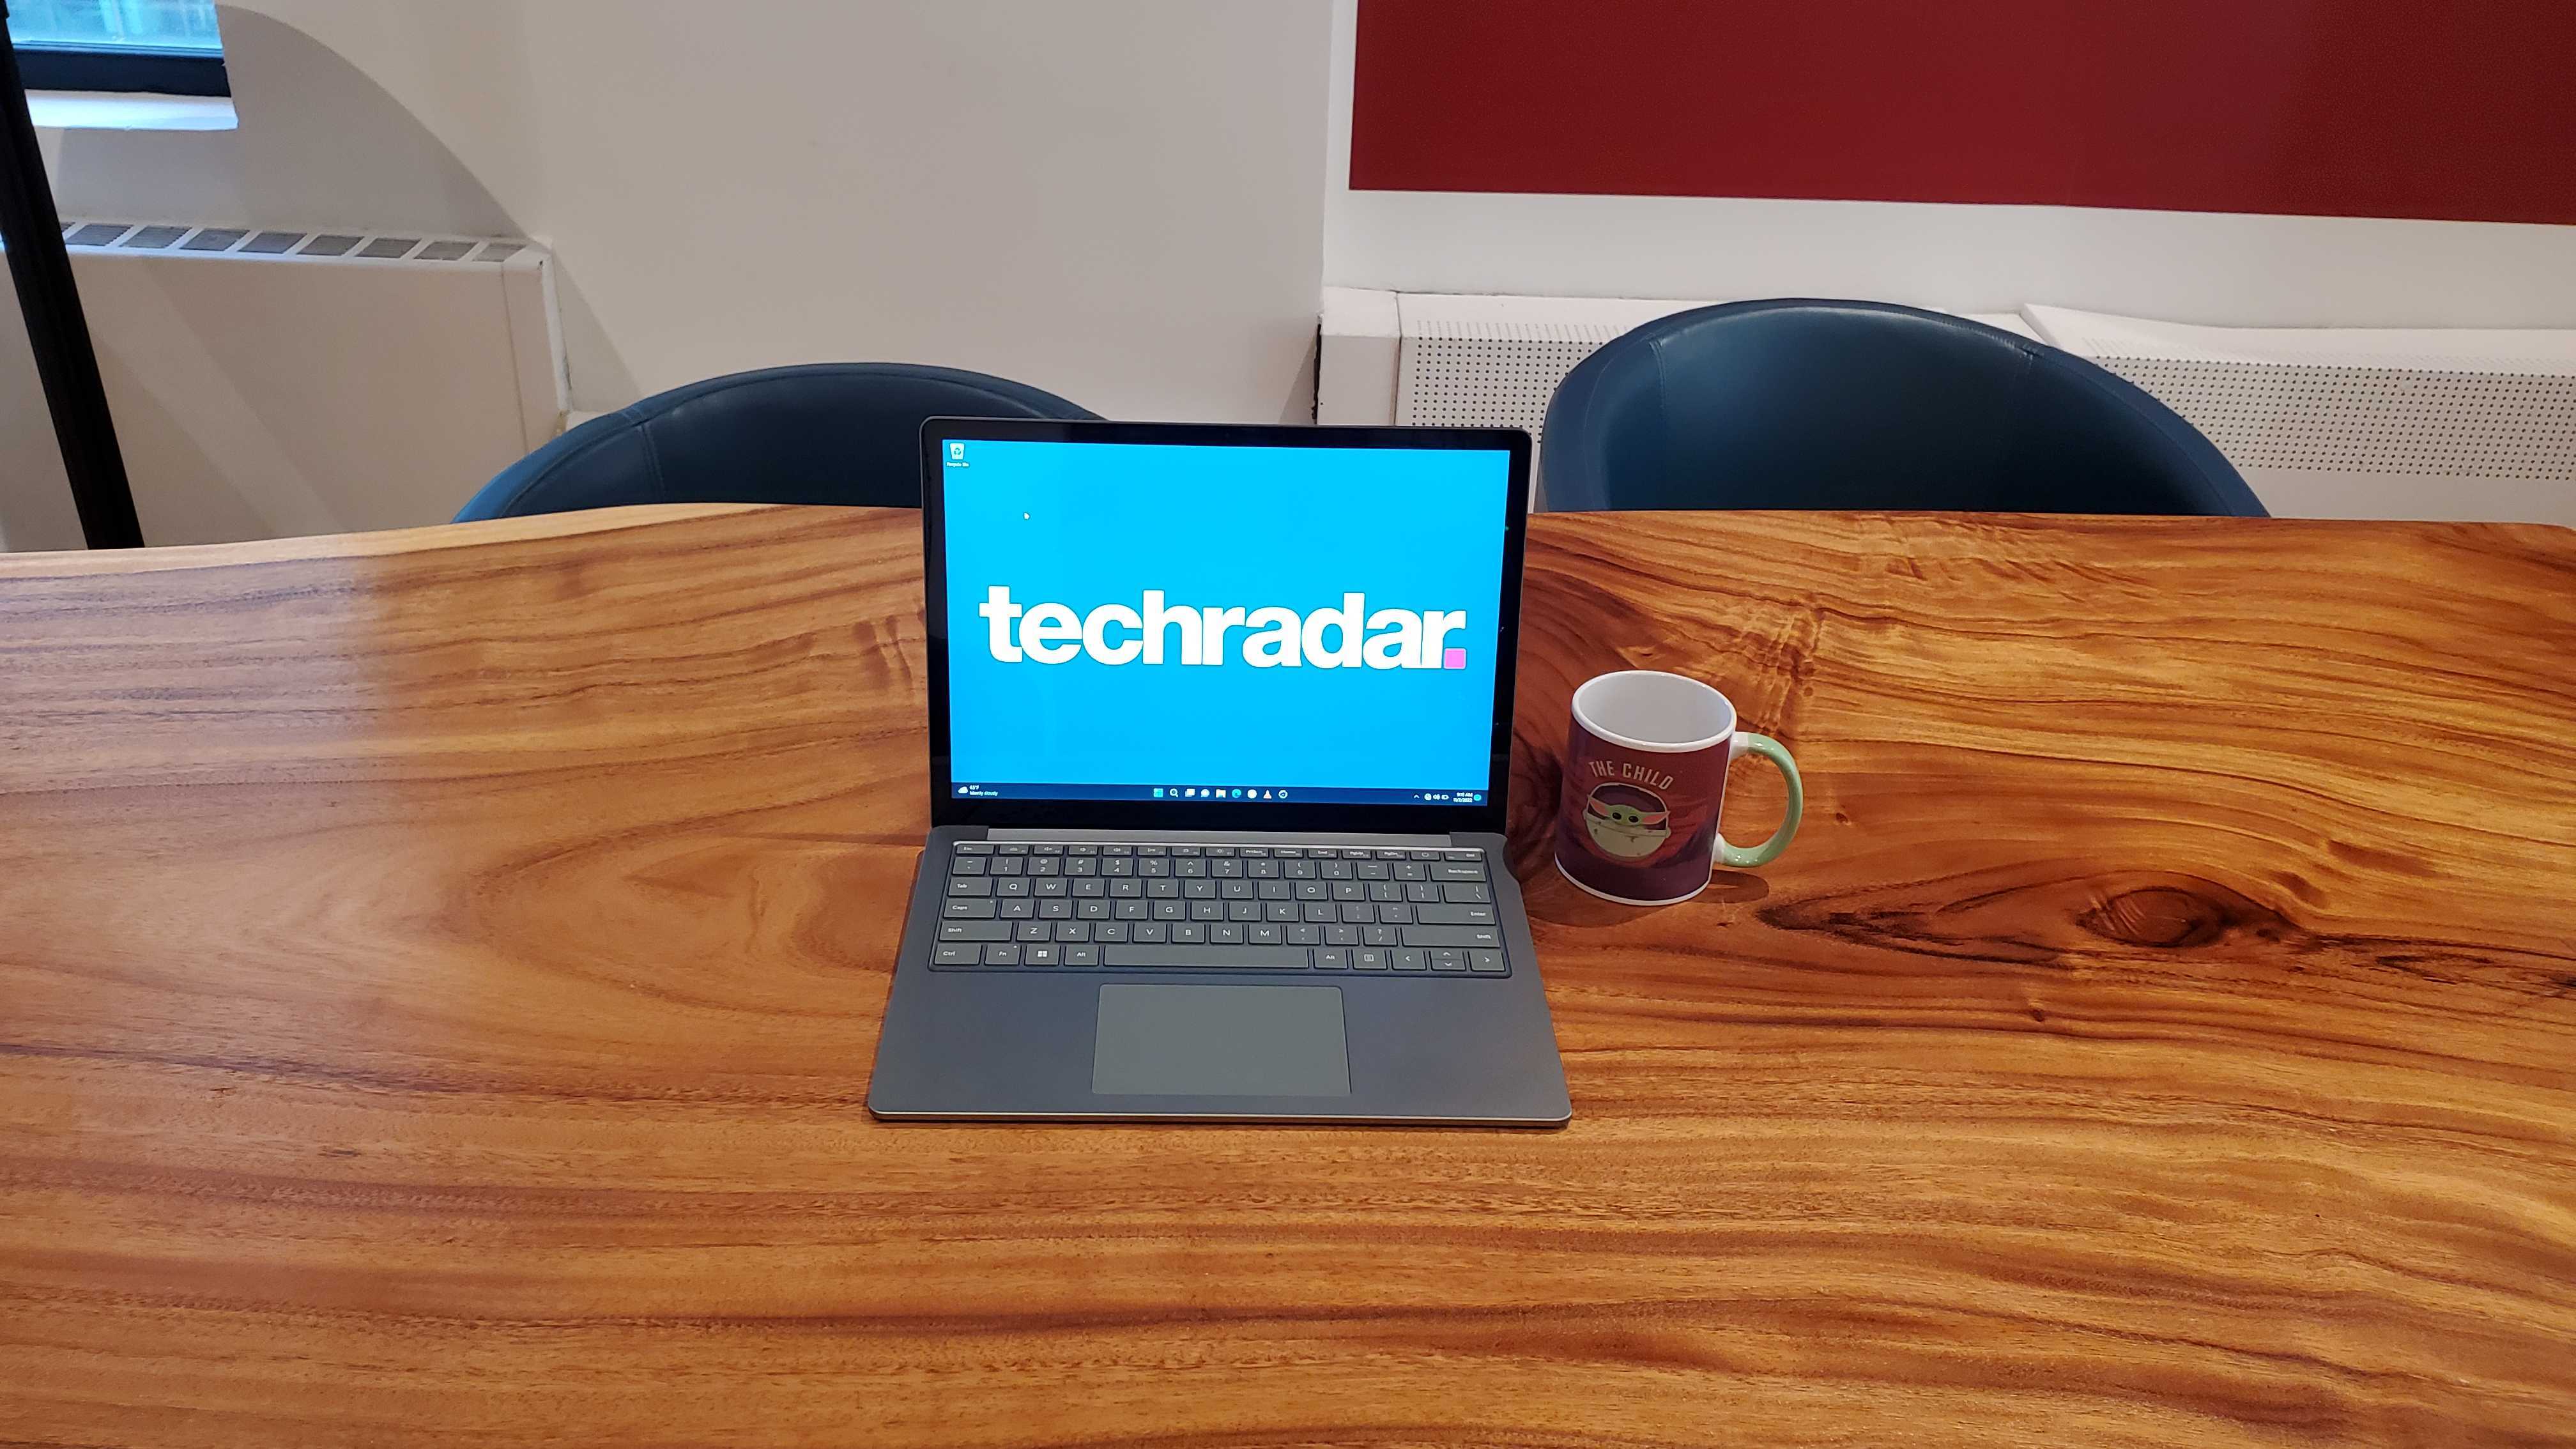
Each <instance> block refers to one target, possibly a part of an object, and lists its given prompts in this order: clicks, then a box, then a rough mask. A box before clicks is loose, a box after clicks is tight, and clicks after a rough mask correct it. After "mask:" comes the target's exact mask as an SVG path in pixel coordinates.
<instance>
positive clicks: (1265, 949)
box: [1100, 946, 1306, 971]
mask: <svg viewBox="0 0 2576 1449" xmlns="http://www.w3.org/2000/svg"><path fill="white" fill-rule="evenodd" d="M1100 964H1101V965H1103V966H1178V967H1182V968H1184V969H1189V968H1200V969H1205V970H1210V971H1222V970H1227V969H1230V968H1232V969H1240V968H1247V967H1248V968H1251V969H1254V970H1269V971H1303V970H1305V969H1306V948H1305V947H1303V946H1103V947H1101V948H1100Z"/></svg>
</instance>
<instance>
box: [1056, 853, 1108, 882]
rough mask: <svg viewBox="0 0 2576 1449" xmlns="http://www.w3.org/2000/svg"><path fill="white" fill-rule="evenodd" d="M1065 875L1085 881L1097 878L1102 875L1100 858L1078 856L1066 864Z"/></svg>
mask: <svg viewBox="0 0 2576 1449" xmlns="http://www.w3.org/2000/svg"><path fill="white" fill-rule="evenodd" d="M1064 873H1065V874H1066V875H1069V876H1076V877H1080V878H1083V879H1091V878H1094V877H1097V876H1098V875H1099V874H1100V858H1099V857H1098V856H1076V857H1075V858H1073V859H1072V860H1068V861H1066V862H1065V863H1064Z"/></svg>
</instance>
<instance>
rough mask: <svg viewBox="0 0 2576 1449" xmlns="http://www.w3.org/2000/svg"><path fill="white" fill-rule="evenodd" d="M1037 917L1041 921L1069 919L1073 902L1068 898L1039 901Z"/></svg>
mask: <svg viewBox="0 0 2576 1449" xmlns="http://www.w3.org/2000/svg"><path fill="white" fill-rule="evenodd" d="M1038 919H1039V920H1041V921H1070V920H1072V919H1073V902H1071V901H1068V900H1044V901H1040V902H1038Z"/></svg>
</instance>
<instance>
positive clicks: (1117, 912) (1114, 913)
mask: <svg viewBox="0 0 2576 1449" xmlns="http://www.w3.org/2000/svg"><path fill="white" fill-rule="evenodd" d="M1109 914H1110V916H1111V917H1112V918H1113V919H1116V920H1121V921H1141V920H1143V919H1145V917H1146V916H1147V915H1148V914H1150V912H1149V911H1148V910H1147V909H1146V906H1145V903H1144V902H1143V901H1111V902H1110V903H1109Z"/></svg>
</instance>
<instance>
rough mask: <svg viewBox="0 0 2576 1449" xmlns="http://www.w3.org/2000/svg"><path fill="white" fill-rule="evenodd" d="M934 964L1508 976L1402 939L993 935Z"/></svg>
mask: <svg viewBox="0 0 2576 1449" xmlns="http://www.w3.org/2000/svg"><path fill="white" fill-rule="evenodd" d="M938 952H939V953H938V956H937V957H936V958H935V959H934V961H933V962H932V964H933V965H934V966H937V967H942V968H946V969H951V970H954V969H958V968H962V967H1028V968H1043V967H1069V968H1081V967H1105V968H1121V967H1123V968H1127V969H1130V970H1134V969H1158V970H1171V971H1388V972H1396V973H1402V974H1408V975H1410V974H1434V973H1436V974H1441V975H1460V976H1470V975H1472V976H1508V975H1510V974H1511V971H1510V968H1508V967H1507V966H1505V965H1504V964H1503V953H1502V952H1500V951H1498V950H1492V949H1474V948H1459V947H1430V948H1416V947H1404V946H1322V947H1316V948H1312V949H1309V948H1307V947H1303V946H1232V947H1226V948H1223V949H1215V948H1210V947H1203V946H1134V945H1114V944H1113V945H1101V944H1098V943H1090V944H1057V943H1054V942H1019V941H1006V942H994V943H992V944H990V945H976V944H972V943H960V944H954V945H943V946H941V947H939V948H938Z"/></svg>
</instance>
